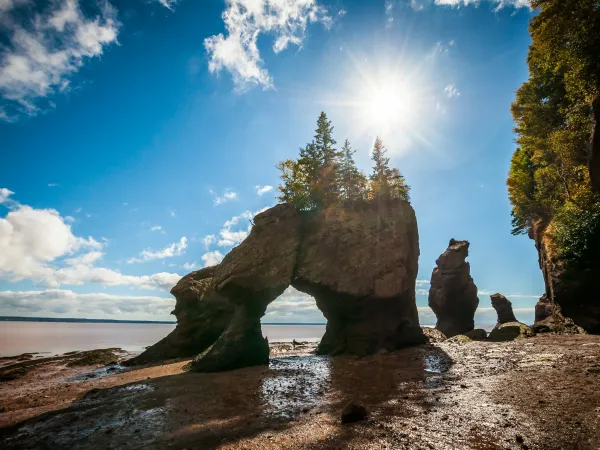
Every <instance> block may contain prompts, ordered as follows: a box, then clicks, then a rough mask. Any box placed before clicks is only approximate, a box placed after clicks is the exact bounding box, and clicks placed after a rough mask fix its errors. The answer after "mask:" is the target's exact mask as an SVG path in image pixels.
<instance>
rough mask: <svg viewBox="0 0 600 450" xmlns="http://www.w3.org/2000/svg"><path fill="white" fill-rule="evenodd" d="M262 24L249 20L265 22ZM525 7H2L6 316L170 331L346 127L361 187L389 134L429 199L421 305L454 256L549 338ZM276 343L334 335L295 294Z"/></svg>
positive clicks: (458, 3)
mask: <svg viewBox="0 0 600 450" xmlns="http://www.w3.org/2000/svg"><path fill="white" fill-rule="evenodd" d="M244 6H247V7H248V9H245V8H244ZM531 15H532V11H530V9H529V8H528V5H527V1H525V0H510V1H509V0H507V1H504V2H501V1H497V0H488V1H481V2H471V1H467V0H435V1H433V0H429V1H427V0H398V1H395V2H394V1H384V0H381V1H379V0H377V1H368V2H359V1H352V0H335V1H313V0H297V1H293V0H270V1H269V0H230V1H228V2H224V1H222V0H206V1H198V0H180V1H177V2H175V1H170V0H161V1H139V0H128V1H127V0H123V1H117V0H111V1H110V2H109V3H108V2H104V3H102V2H101V3H95V2H83V1H82V2H80V3H78V2H77V1H75V0H57V1H55V2H48V3H43V2H33V1H31V0H30V1H28V0H4V1H0V36H1V38H0V39H1V40H0V42H2V46H0V95H1V98H0V150H1V155H2V164H0V189H1V190H0V249H1V251H0V315H24V316H58V317H60V316H65V317H96V318H97V317H99V318H102V317H106V318H116V319H119V318H121V319H156V320H165V319H167V320H168V319H169V312H170V311H171V309H172V307H173V305H174V299H172V298H171V296H170V295H169V293H168V290H169V288H170V287H171V286H172V285H173V284H174V283H175V282H176V281H177V280H178V279H179V278H180V277H181V276H182V275H184V274H186V273H188V272H189V271H191V270H192V269H194V268H200V267H203V266H204V265H206V264H211V263H215V262H218V261H219V260H220V258H221V257H222V255H224V254H226V253H227V252H228V251H229V250H230V249H231V248H232V246H234V245H237V243H238V242H239V241H240V240H241V239H243V237H244V236H245V233H246V232H247V230H248V226H249V218H251V217H252V215H253V213H255V212H257V211H260V210H261V209H263V208H266V207H268V206H272V205H273V204H275V203H276V189H275V188H276V186H277V184H278V174H277V171H276V169H275V165H276V163H277V162H278V161H280V160H282V159H286V158H289V157H295V156H296V155H297V152H298V148H299V147H300V146H301V145H304V144H305V143H306V142H308V141H309V140H310V139H311V138H312V135H313V133H314V128H315V123H316V119H317V116H318V114H319V112H320V111H321V110H325V111H326V112H327V114H328V116H329V118H330V119H331V120H332V121H333V124H334V126H335V136H336V138H337V140H338V142H340V143H341V142H342V141H343V140H344V139H345V138H348V139H350V141H351V142H352V145H353V147H354V148H355V149H356V150H357V154H356V159H357V163H358V165H359V167H360V168H362V169H364V170H365V171H367V172H368V171H370V166H371V164H370V161H369V149H370V146H371V144H372V142H373V140H374V138H375V137H376V136H377V135H380V136H381V137H382V138H383V140H384V143H385V144H386V146H387V147H388V149H389V152H390V156H391V162H392V164H393V165H394V166H396V167H398V168H400V170H401V172H402V173H403V174H404V175H405V177H406V179H407V181H408V183H409V184H410V185H411V187H412V191H411V197H412V204H413V206H414V208H415V210H416V213H417V218H418V221H419V234H420V246H421V258H420V273H419V283H418V295H417V299H418V306H419V307H420V312H421V314H422V322H423V323H431V322H432V314H431V312H430V311H428V309H427V308H426V305H427V295H426V293H427V289H428V285H427V280H429V279H430V277H431V272H432V270H433V267H434V266H435V260H436V259H437V257H438V256H439V254H440V253H441V252H442V251H444V250H445V248H446V246H447V244H448V241H449V239H450V238H452V237H454V238H457V239H468V240H469V241H470V242H471V255H470V257H469V261H470V262H471V269H472V275H473V278H474V280H475V283H476V284H477V286H478V288H479V289H480V291H481V295H480V298H481V308H480V311H479V312H478V316H477V318H478V321H479V322H480V323H493V322H494V321H495V316H494V314H493V313H492V311H490V301H489V293H494V292H497V291H498V292H501V293H503V294H505V295H506V296H507V297H509V298H510V299H511V300H512V302H513V305H514V307H515V308H516V312H517V316H518V317H519V318H521V319H522V320H524V321H528V322H531V321H532V320H533V305H534V304H535V302H536V301H537V298H538V297H539V296H540V295H541V294H542V293H543V280H542V276H541V273H540V270H539V268H538V265H537V254H536V252H535V249H534V246H533V242H532V241H530V240H529V239H528V238H527V237H523V236H520V237H514V236H512V235H511V234H510V229H511V226H510V214H509V213H510V205H509V203H508V199H507V193H506V187H505V179H506V174H507V172H508V166H509V162H510V156H511V154H512V152H513V150H514V147H515V145H514V143H513V137H514V136H513V132H512V128H513V122H512V118H511V115H510V103H511V101H512V100H513V98H514V93H515V90H516V89H517V88H518V87H519V85H520V84H521V83H522V82H523V81H524V80H525V79H526V78H527V67H526V55H527V47H528V44H529V36H528V31H527V23H528V20H529V18H530V17H531ZM265 320H267V321H270V322H281V321H288V322H304V321H306V322H313V321H317V322H320V321H322V320H323V319H322V316H321V315H320V313H319V312H318V310H317V309H316V306H315V305H314V301H312V300H311V299H307V298H305V297H303V296H301V295H299V294H298V293H296V292H293V291H291V292H288V293H286V295H285V296H284V297H283V298H282V299H280V300H278V301H277V302H275V303H274V304H272V305H271V307H270V308H269V310H268V314H267V316H266V318H265Z"/></svg>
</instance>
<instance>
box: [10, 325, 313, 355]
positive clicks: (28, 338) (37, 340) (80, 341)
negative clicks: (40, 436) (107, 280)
mask: <svg viewBox="0 0 600 450" xmlns="http://www.w3.org/2000/svg"><path fill="white" fill-rule="evenodd" d="M174 328H175V325H174V324H173V325H171V324H138V323H68V322H0V357H2V356H13V355H19V354H21V353H33V352H39V353H48V354H51V355H55V354H61V353H66V352H69V351H74V350H94V349H97V348H108V347H120V348H122V349H124V350H127V351H130V352H141V351H142V350H143V349H144V348H145V347H147V346H149V345H152V344H155V343H156V342H158V341H159V340H161V339H162V338H163V337H165V336H166V335H167V334H169V333H170V332H171V331H173V329H174ZM262 329H263V335H265V336H267V337H268V338H269V341H270V342H281V341H291V340H292V339H296V340H298V341H319V340H320V339H321V337H322V336H323V334H324V333H325V325H263V326H262Z"/></svg>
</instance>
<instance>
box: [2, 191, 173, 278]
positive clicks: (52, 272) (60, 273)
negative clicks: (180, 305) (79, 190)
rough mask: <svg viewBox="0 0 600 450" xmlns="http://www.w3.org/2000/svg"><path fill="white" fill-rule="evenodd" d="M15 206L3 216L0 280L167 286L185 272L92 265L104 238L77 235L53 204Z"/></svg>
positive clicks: (100, 254) (15, 204)
mask: <svg viewBox="0 0 600 450" xmlns="http://www.w3.org/2000/svg"><path fill="white" fill-rule="evenodd" d="M0 192H4V191H0ZM4 194H6V193H4ZM4 194H3V195H4ZM11 194H12V193H11ZM11 206H12V209H11V210H10V211H9V212H8V214H6V216H5V217H3V218H0V248H1V249H2V251H1V252H0V280H7V281H11V282H18V281H21V280H31V281H33V282H34V283H41V284H43V285H46V286H49V287H54V288H56V287H60V286H61V285H82V284H84V283H98V284H101V285H104V286H132V287H136V288H139V289H164V290H169V289H170V288H171V287H173V286H174V285H175V284H176V283H177V281H179V279H180V278H181V277H180V275H178V274H176V273H175V274H173V273H164V272H161V273H156V274H153V275H143V276H130V275H123V274H121V273H120V272H117V271H114V270H111V269H106V268H102V267H94V263H95V262H97V261H98V260H100V259H101V257H102V256H103V254H102V251H101V250H102V248H103V244H101V243H99V242H97V241H96V240H95V239H94V238H92V237H88V238H83V237H79V236H75V235H74V234H73V232H72V231H71V226H70V225H69V224H68V223H67V222H66V220H65V219H64V218H63V217H62V216H61V215H60V214H59V213H58V211H56V210H54V209H34V208H31V207H30V206H27V205H20V204H18V203H17V202H13V205H11Z"/></svg>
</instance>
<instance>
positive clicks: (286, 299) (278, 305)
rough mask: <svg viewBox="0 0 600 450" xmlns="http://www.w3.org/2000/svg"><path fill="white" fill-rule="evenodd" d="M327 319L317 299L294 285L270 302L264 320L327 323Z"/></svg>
mask: <svg viewBox="0 0 600 450" xmlns="http://www.w3.org/2000/svg"><path fill="white" fill-rule="evenodd" d="M326 321H327V320H326V319H325V317H324V316H323V313H322V312H321V311H320V310H319V308H318V307H317V304H316V302H315V299H314V298H312V297H311V296H310V295H308V294H305V293H304V292H300V291H298V290H297V289H295V288H293V287H292V286H290V287H288V288H287V289H286V290H285V292H284V293H283V294H281V296H279V297H278V298H277V299H276V300H275V301H274V302H273V303H271V304H269V306H268V307H267V311H266V313H265V317H264V318H263V322H276V323H279V322H305V323H306V322H308V323H325V322H326Z"/></svg>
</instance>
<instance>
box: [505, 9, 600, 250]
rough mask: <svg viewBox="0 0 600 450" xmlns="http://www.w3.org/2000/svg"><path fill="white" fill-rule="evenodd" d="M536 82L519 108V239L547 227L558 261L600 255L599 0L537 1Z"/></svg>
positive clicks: (514, 179) (515, 169)
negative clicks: (594, 169) (595, 124)
mask: <svg viewBox="0 0 600 450" xmlns="http://www.w3.org/2000/svg"><path fill="white" fill-rule="evenodd" d="M532 6H533V7H534V8H536V9H537V10H538V14H537V15H536V16H535V17H534V18H532V19H531V22H530V32H531V38H532V44H531V46H530V49H529V55H528V59H527V63H528V66H529V79H528V80H527V82H525V83H524V84H523V85H522V86H521V87H520V88H519V90H518V91H517V96H516V100H515V102H514V103H513V105H512V114H513V117H514V119H515V122H516V127H515V132H516V133H517V144H518V148H517V149H516V151H515V153H514V154H513V156H512V160H511V166H510V171H509V175H508V180H507V185H508V192H509V197H510V201H511V203H512V216H513V227H514V228H513V234H519V233H527V232H528V231H529V230H530V228H531V227H532V226H533V224H534V223H536V222H538V221H542V222H543V223H544V224H545V225H546V226H547V229H548V230H549V235H550V236H551V237H552V238H553V241H554V244H555V246H556V251H557V252H558V255H559V256H561V257H563V258H566V259H567V260H571V261H574V260H575V259H579V260H580V261H581V260H582V259H586V258H588V257H591V253H590V252H596V251H598V250H599V248H598V245H597V242H596V241H597V238H594V233H595V232H597V231H600V214H598V210H599V205H600V203H599V202H600V198H598V196H597V195H595V194H593V193H592V190H591V186H590V180H589V172H588V168H587V160H588V156H589V150H590V148H589V139H590V133H591V126H592V110H591V103H592V100H593V99H594V98H595V97H596V96H597V95H598V92H599V90H600V58H599V57H598V49H599V48H600V3H599V2H598V0H534V1H533V2H532Z"/></svg>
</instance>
